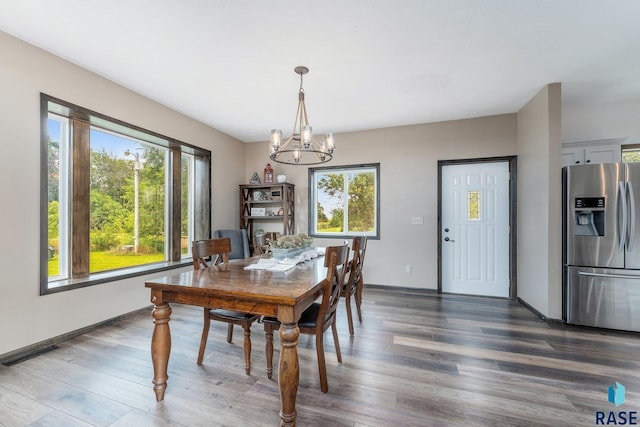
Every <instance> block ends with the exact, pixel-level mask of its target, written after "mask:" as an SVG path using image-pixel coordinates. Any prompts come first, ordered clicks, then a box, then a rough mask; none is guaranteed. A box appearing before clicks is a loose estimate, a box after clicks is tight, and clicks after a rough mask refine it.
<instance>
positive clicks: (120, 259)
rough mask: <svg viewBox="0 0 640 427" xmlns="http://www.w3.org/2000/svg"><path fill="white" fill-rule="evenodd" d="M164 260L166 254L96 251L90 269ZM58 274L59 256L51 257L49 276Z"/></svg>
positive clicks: (129, 265) (93, 271) (107, 268)
mask: <svg viewBox="0 0 640 427" xmlns="http://www.w3.org/2000/svg"><path fill="white" fill-rule="evenodd" d="M162 261H164V254H161V253H160V254H114V253H111V252H106V251H95V252H91V253H90V254H89V262H90V264H89V265H90V266H91V267H90V269H91V272H92V273H95V272H97V271H107V270H115V269H117V268H124V267H131V266H134V265H142V264H151V263H154V262H162ZM56 274H58V257H57V256H54V257H53V258H51V259H49V276H55V275H56Z"/></svg>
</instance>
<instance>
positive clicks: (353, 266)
mask: <svg viewBox="0 0 640 427" xmlns="http://www.w3.org/2000/svg"><path fill="white" fill-rule="evenodd" d="M351 249H352V250H353V257H352V258H351V261H349V282H348V283H347V286H346V289H352V288H355V287H356V286H358V282H360V278H361V277H362V266H363V265H364V254H365V252H366V250H367V236H356V237H354V238H353V243H352V244H351Z"/></svg>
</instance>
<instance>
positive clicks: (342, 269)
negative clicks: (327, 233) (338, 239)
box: [317, 245, 349, 327]
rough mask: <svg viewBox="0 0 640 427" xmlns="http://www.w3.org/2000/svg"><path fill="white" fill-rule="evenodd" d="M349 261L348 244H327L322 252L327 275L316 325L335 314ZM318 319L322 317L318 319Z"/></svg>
mask: <svg viewBox="0 0 640 427" xmlns="http://www.w3.org/2000/svg"><path fill="white" fill-rule="evenodd" d="M348 263H349V246H347V245H342V246H327V248H326V250H325V254H324V266H325V267H327V277H326V278H325V279H324V282H325V283H324V285H325V288H324V292H323V294H322V304H321V305H320V311H319V312H318V322H317V326H318V327H320V325H321V324H323V323H327V322H330V321H331V320H332V317H333V316H335V312H336V308H337V307H338V302H339V300H340V291H341V290H342V287H343V286H344V277H345V274H346V273H347V268H348ZM320 319H323V320H322V321H320Z"/></svg>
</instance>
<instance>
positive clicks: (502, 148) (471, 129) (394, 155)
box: [245, 114, 517, 289]
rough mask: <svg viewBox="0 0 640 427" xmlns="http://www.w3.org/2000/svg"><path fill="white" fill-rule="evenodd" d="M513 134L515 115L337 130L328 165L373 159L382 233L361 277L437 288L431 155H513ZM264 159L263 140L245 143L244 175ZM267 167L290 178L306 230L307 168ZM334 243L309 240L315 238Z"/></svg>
mask: <svg viewBox="0 0 640 427" xmlns="http://www.w3.org/2000/svg"><path fill="white" fill-rule="evenodd" d="M310 119H311V120H313V117H310ZM312 124H313V125H314V128H319V127H320V126H321V125H322V124H321V123H312ZM516 136H517V134H516V115H515V114H506V115H500V116H491V117H482V118H477V119H468V120H456V121H449V122H440V123H430V124H423V125H414V126H402V127H393V128H385V129H374V130H368V131H362V132H351V133H342V134H337V135H336V136H335V137H336V146H337V148H336V152H335V155H334V158H333V160H332V161H331V162H330V163H328V164H327V165H331V166H340V165H354V164H361V163H377V162H380V205H381V208H380V209H381V212H380V218H381V224H380V227H381V234H380V240H369V243H368V245H367V258H366V263H365V264H366V265H365V282H366V283H367V284H376V285H388V286H402V287H411V288H428V289H436V288H437V277H438V276H437V272H438V253H437V248H438V241H437V233H438V230H437V221H438V218H437V214H438V199H437V195H438V175H437V173H438V167H437V165H438V163H437V162H438V160H450V159H461V158H478V157H497V156H508V155H515V154H516ZM268 161H269V158H268V145H267V142H261V143H253V144H248V147H247V155H246V167H245V170H246V175H247V176H246V177H245V179H246V180H247V181H248V180H249V177H250V175H251V174H252V173H253V172H254V171H257V172H258V174H259V175H260V176H262V171H263V169H264V167H265V165H266V163H267V162H268ZM272 166H274V165H273V164H272ZM274 168H275V171H276V173H285V174H286V175H287V177H288V181H289V182H291V183H293V184H295V186H296V231H297V232H299V233H300V232H302V233H308V232H309V231H308V171H307V169H308V168H307V167H306V166H284V165H281V164H276V165H275V166H274ZM412 216H422V217H424V224H423V225H412V224H411V217H412ZM265 229H266V227H265ZM335 243H339V241H331V240H328V239H316V244H318V245H323V246H325V245H329V244H335ZM407 264H409V265H411V266H412V270H413V271H412V273H411V274H407V273H405V270H404V266H405V265H407Z"/></svg>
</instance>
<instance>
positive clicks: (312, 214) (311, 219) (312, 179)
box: [308, 163, 380, 240]
mask: <svg viewBox="0 0 640 427" xmlns="http://www.w3.org/2000/svg"><path fill="white" fill-rule="evenodd" d="M368 169H373V170H374V172H375V177H374V183H375V184H374V185H375V189H374V192H375V202H374V205H375V206H374V209H375V214H374V215H375V230H374V232H369V233H364V232H361V231H348V232H341V233H317V231H316V230H317V223H316V220H317V215H316V213H317V212H316V208H315V206H316V204H317V200H316V190H317V186H316V181H317V180H316V176H317V175H318V174H327V173H336V172H342V173H346V172H351V171H363V170H368ZM308 174H309V197H308V199H309V209H308V224H309V236H311V237H315V238H328V239H331V238H339V239H343V238H353V237H356V236H362V235H365V236H367V238H369V239H372V240H379V239H380V163H366V164H358V165H343V166H321V167H315V168H309V169H308ZM344 207H345V211H346V210H347V209H348V202H345V205H344Z"/></svg>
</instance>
